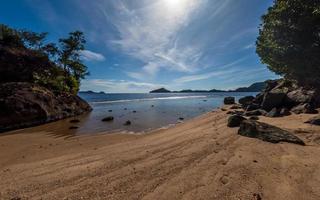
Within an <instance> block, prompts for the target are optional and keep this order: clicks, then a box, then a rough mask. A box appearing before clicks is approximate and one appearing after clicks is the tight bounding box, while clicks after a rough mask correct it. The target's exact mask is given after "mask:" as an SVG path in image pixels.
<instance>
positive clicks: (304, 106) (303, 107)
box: [291, 103, 318, 114]
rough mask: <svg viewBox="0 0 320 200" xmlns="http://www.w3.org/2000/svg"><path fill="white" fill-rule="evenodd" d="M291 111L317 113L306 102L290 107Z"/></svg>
mask: <svg viewBox="0 0 320 200" xmlns="http://www.w3.org/2000/svg"><path fill="white" fill-rule="evenodd" d="M291 112H293V113H295V114H302V113H304V114H317V113H318V111H317V110H316V109H315V108H314V107H313V106H312V105H311V104H308V103H305V104H302V105H298V106H296V107H294V108H292V109H291Z"/></svg>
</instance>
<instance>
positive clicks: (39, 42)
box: [20, 30, 48, 50]
mask: <svg viewBox="0 0 320 200" xmlns="http://www.w3.org/2000/svg"><path fill="white" fill-rule="evenodd" d="M47 35H48V33H36V32H32V31H26V30H22V31H20V37H21V39H22V41H23V42H24V44H25V45H26V46H27V47H29V48H31V49H34V50H41V49H42V48H43V46H44V40H45V38H46V37H47Z"/></svg>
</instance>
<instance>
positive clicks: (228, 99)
mask: <svg viewBox="0 0 320 200" xmlns="http://www.w3.org/2000/svg"><path fill="white" fill-rule="evenodd" d="M223 102H224V104H225V105H232V104H235V102H236V100H235V98H234V97H225V98H224V100H223Z"/></svg>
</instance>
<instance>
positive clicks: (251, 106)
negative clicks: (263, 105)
mask: <svg viewBox="0 0 320 200" xmlns="http://www.w3.org/2000/svg"><path fill="white" fill-rule="evenodd" d="M257 109H260V105H258V104H255V103H252V104H250V105H248V106H247V107H246V111H253V110H257Z"/></svg>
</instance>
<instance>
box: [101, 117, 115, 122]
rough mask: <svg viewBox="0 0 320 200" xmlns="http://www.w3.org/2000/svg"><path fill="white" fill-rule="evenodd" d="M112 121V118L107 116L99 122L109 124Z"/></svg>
mask: <svg viewBox="0 0 320 200" xmlns="http://www.w3.org/2000/svg"><path fill="white" fill-rule="evenodd" d="M113 120H114V117H113V116H108V117H105V118H103V119H102V120H101V121H103V122H111V121H113Z"/></svg>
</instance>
